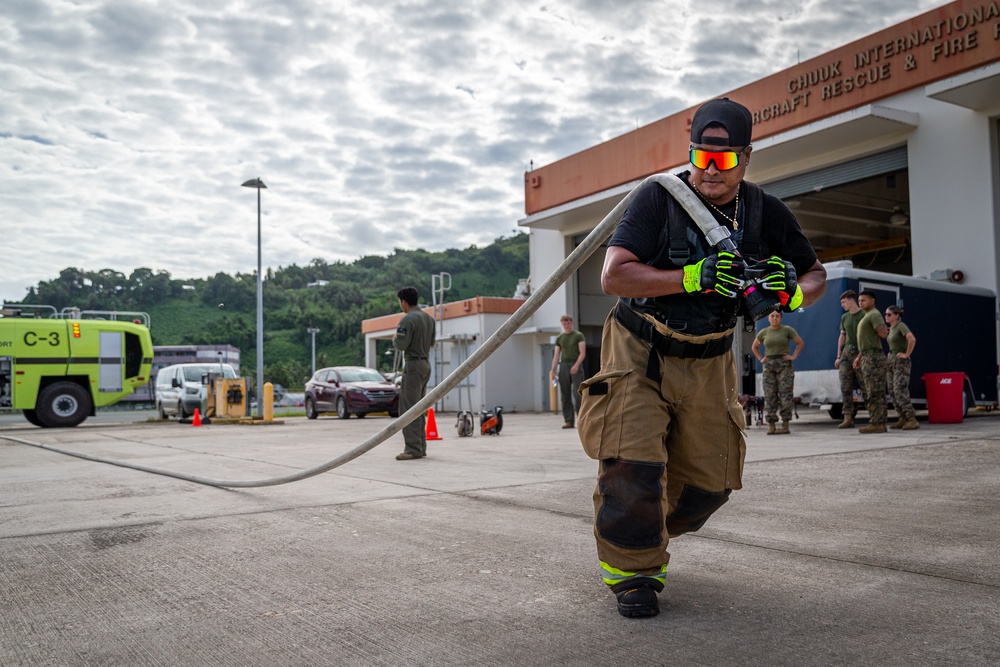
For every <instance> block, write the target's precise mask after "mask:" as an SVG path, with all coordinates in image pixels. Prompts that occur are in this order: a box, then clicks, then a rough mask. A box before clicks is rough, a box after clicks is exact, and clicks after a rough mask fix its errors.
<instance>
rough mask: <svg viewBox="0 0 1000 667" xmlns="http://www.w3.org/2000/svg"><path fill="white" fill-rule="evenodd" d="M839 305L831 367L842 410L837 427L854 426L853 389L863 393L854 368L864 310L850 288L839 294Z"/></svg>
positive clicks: (862, 386) (859, 375) (855, 293)
mask: <svg viewBox="0 0 1000 667" xmlns="http://www.w3.org/2000/svg"><path fill="white" fill-rule="evenodd" d="M840 307H841V308H843V309H844V314H843V315H842V316H841V318H840V336H839V337H838V338H837V357H836V358H835V359H834V362H833V367H834V368H836V369H837V375H838V376H839V378H840V395H841V401H842V403H841V404H842V405H843V406H844V407H843V411H844V421H842V422H841V423H840V425H839V426H837V428H854V415H855V413H856V412H857V410H856V409H855V408H854V389H855V387H860V388H861V389H862V394H863V393H864V385H863V384H862V382H861V374H860V373H859V372H858V371H857V370H855V368H854V359H855V357H857V356H858V322H860V321H861V318H862V317H864V315H865V311H863V310H861V307H860V306H858V293H857V292H855V291H854V290H852V289H849V290H847V291H845V292H844V293H843V294H841V295H840Z"/></svg>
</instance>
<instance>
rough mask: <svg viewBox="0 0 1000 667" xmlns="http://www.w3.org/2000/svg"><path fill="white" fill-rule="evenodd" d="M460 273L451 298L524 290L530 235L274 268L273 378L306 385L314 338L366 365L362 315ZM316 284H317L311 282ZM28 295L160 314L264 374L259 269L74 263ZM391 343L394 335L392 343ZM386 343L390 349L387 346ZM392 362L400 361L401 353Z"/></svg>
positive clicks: (319, 360)
mask: <svg viewBox="0 0 1000 667" xmlns="http://www.w3.org/2000/svg"><path fill="white" fill-rule="evenodd" d="M442 272H447V273H449V274H451V277H452V285H451V289H450V290H448V291H447V292H445V295H444V299H445V301H446V302H447V301H458V300H461V299H467V298H471V297H475V296H502V297H509V296H512V295H513V294H514V290H515V288H516V287H517V282H518V280H519V279H523V278H526V277H527V276H528V236H527V234H516V235H514V236H511V237H501V238H498V239H497V240H496V241H494V242H493V243H492V244H490V245H488V246H486V247H483V248H479V247H476V246H470V247H468V248H465V249H464V250H458V249H449V250H445V251H442V252H427V251H425V250H400V249H396V250H395V251H394V252H393V253H392V254H391V255H389V256H387V257H385V256H380V255H369V256H366V257H362V258H360V259H358V260H356V261H354V262H352V263H350V264H347V263H344V262H335V263H332V264H330V263H327V262H325V261H324V260H322V259H314V260H313V261H312V262H310V263H309V264H308V265H307V266H298V265H295V264H293V265H291V266H287V267H279V268H277V269H274V270H272V269H270V268H269V269H267V270H266V273H265V275H264V282H263V287H264V289H263V300H264V379H265V380H267V381H270V382H275V383H279V384H282V385H284V386H286V387H289V388H292V387H301V386H302V385H303V381H304V378H305V377H306V376H308V375H309V371H310V359H311V353H312V337H311V335H310V334H309V333H308V331H307V329H308V328H310V327H315V328H317V329H319V330H320V331H319V333H317V334H316V367H317V368H319V367H321V366H332V365H339V364H362V363H364V336H363V335H362V334H361V321H362V320H364V319H368V318H372V317H379V316H381V315H389V314H392V313H397V312H399V304H398V302H397V299H396V291H397V290H398V289H399V288H400V287H402V286H404V285H414V286H416V287H417V289H418V290H419V292H420V300H421V304H425V303H426V304H430V303H431V294H430V291H431V276H432V275H436V274H440V273H442ZM311 283H312V284H314V286H313V287H308V285H309V284H311ZM23 302H24V303H34V304H48V305H52V306H55V307H56V308H57V309H62V308H65V307H70V306H73V307H77V308H81V309H85V310H130V311H142V312H146V313H149V315H150V332H151V334H152V337H153V344H154V345H221V344H226V343H228V344H230V345H234V346H235V347H238V348H239V349H240V354H241V357H242V360H243V364H242V368H241V374H242V375H245V376H253V375H254V374H255V372H256V365H255V359H256V355H257V351H256V336H257V334H256V321H257V315H256V312H257V311H256V308H257V280H256V274H255V273H237V274H236V275H235V276H232V275H229V274H227V273H217V274H215V275H214V276H211V277H207V278H187V279H178V278H173V277H172V276H171V275H170V274H169V273H168V272H166V271H155V272H154V271H152V270H151V269H148V268H138V269H135V270H134V271H132V273H131V274H129V275H128V276H126V275H125V274H123V273H121V272H118V271H112V270H110V269H104V270H101V271H96V272H93V271H84V270H81V269H77V268H67V269H64V270H63V271H61V272H60V273H59V277H58V278H55V279H53V280H48V281H42V282H39V283H38V285H37V286H36V287H32V288H31V289H30V290H28V294H27V295H26V296H25V298H24V299H23ZM385 349H388V343H386V345H385ZM381 350H382V348H380V351H381ZM379 356H380V359H381V358H383V357H385V359H386V360H383V363H382V365H387V366H389V367H391V355H379Z"/></svg>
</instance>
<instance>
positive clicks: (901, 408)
mask: <svg viewBox="0 0 1000 667" xmlns="http://www.w3.org/2000/svg"><path fill="white" fill-rule="evenodd" d="M885 321H886V322H887V323H888V324H889V336H888V337H887V339H886V340H887V341H888V342H889V357H888V359H887V362H888V366H889V394H890V395H891V396H892V404H893V405H894V406H895V408H896V412H898V413H899V421H898V422H896V423H895V424H893V425H892V426H890V427H889V428H901V429H903V430H905V431H913V430H916V429H918V428H920V423H919V422H918V421H917V413H916V411H915V410H914V409H913V403H911V402H910V357H911V356H912V354H913V348H914V347H916V345H917V337H916V336H914V335H913V332H912V331H910V328H909V327H908V326H906V325H905V324H904V323H903V309H902V308H900V307H899V306H889V307H888V308H886V309H885Z"/></svg>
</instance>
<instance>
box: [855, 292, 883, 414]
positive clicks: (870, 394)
mask: <svg viewBox="0 0 1000 667" xmlns="http://www.w3.org/2000/svg"><path fill="white" fill-rule="evenodd" d="M858 304H859V305H860V306H861V308H862V309H863V310H864V311H865V315H864V317H862V318H861V321H860V322H859V323H858V348H859V350H860V351H859V353H858V356H857V358H856V359H855V360H854V368H860V369H861V381H862V382H863V383H864V387H865V403H866V406H867V407H868V426H865V427H863V428H859V429H858V432H859V433H885V432H886V428H885V421H886V405H885V388H886V366H885V352H883V351H882V339H883V338H885V337H886V336H888V335H889V329H888V327H886V326H885V320H883V319H882V313H880V312H879V311H878V308H876V307H875V292H874V291H872V290H868V289H866V290H861V294H860V296H859V297H858Z"/></svg>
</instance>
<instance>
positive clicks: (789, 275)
mask: <svg viewBox="0 0 1000 667" xmlns="http://www.w3.org/2000/svg"><path fill="white" fill-rule="evenodd" d="M760 265H761V266H763V267H764V269H765V272H764V277H763V278H761V279H760V286H761V287H762V288H764V289H766V290H770V291H772V292H774V293H775V294H776V295H777V297H778V301H780V302H781V309H782V310H783V311H785V312H786V313H790V312H792V311H793V310H797V309H798V308H799V306H801V305H802V299H803V296H802V288H801V287H799V283H798V281H797V280H796V278H797V277H798V276H797V274H796V273H795V267H794V266H792V263H791V262H786V261H785V260H783V259H781V258H780V257H778V256H777V255H771V256H770V257H768V258H767V259H765V260H764V261H763V262H761V263H760Z"/></svg>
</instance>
